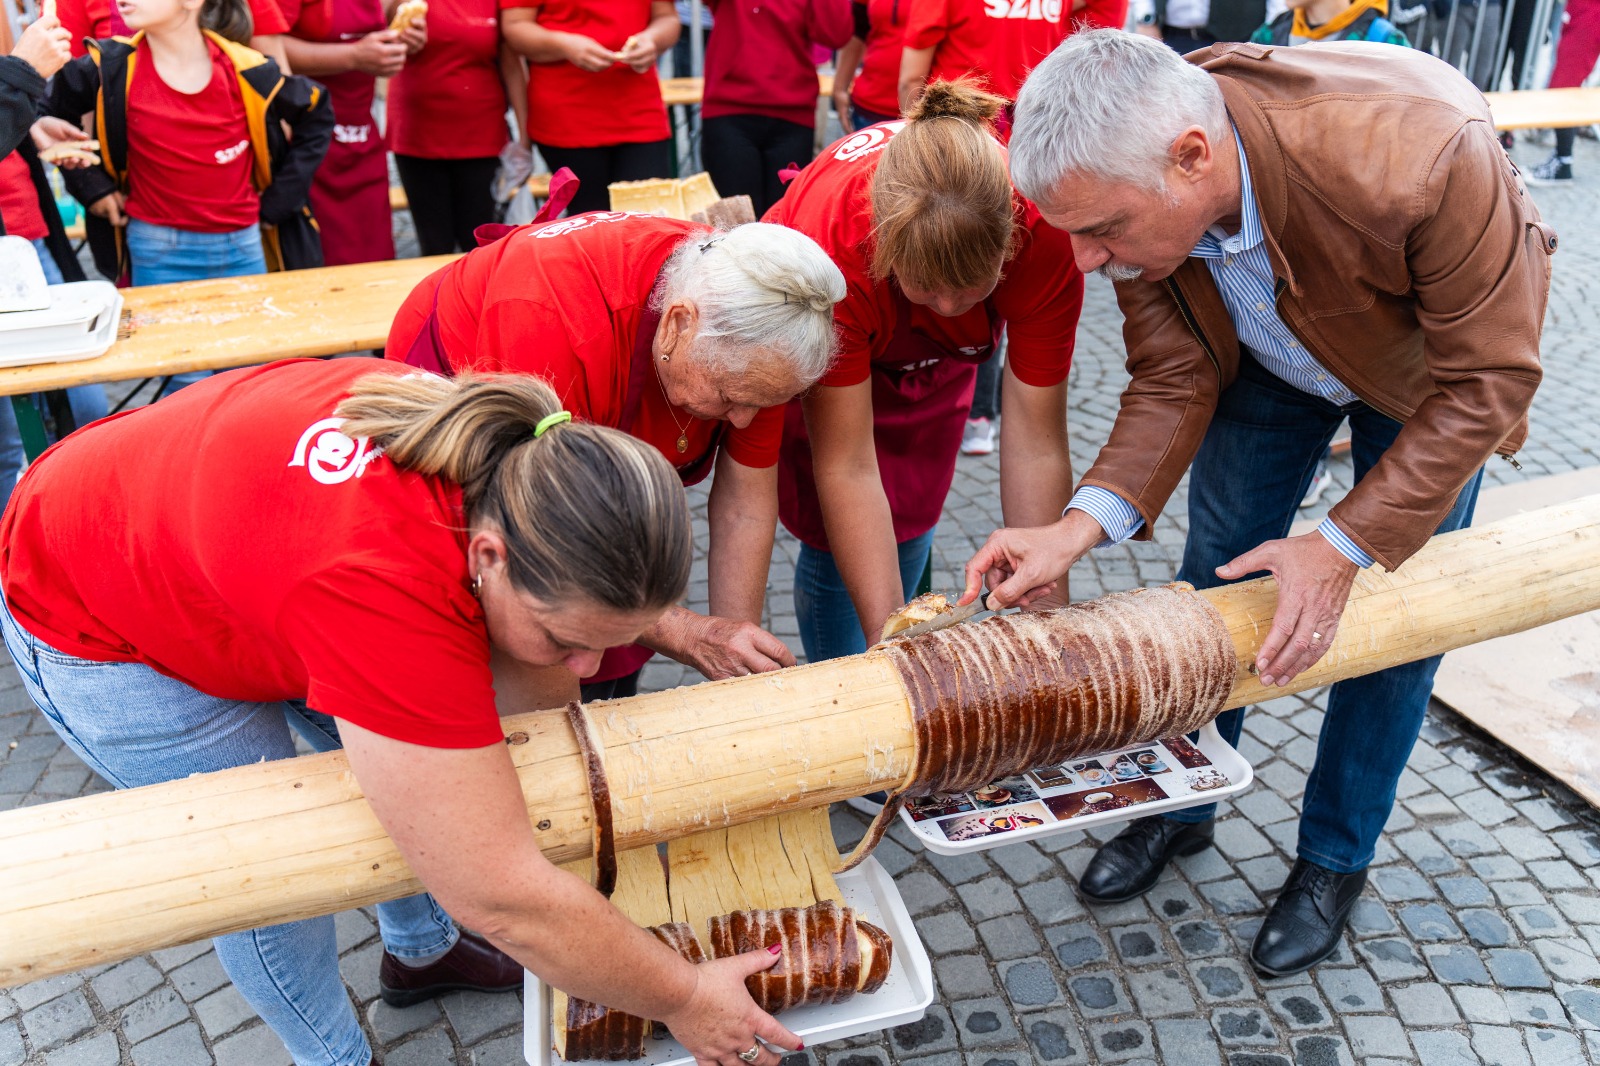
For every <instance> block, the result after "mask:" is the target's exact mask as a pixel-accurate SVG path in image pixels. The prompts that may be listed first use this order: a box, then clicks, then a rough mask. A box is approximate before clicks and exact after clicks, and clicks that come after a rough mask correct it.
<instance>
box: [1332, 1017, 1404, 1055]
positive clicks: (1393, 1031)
mask: <svg viewBox="0 0 1600 1066" xmlns="http://www.w3.org/2000/svg"><path fill="white" fill-rule="evenodd" d="M1344 1033H1345V1036H1346V1037H1347V1038H1348V1039H1349V1041H1350V1049H1351V1051H1352V1052H1354V1054H1355V1056H1356V1058H1357V1060H1360V1059H1364V1058H1368V1057H1370V1056H1373V1055H1388V1056H1397V1055H1404V1054H1405V1053H1406V1049H1407V1048H1408V1047H1410V1044H1409V1043H1408V1042H1407V1041H1406V1031H1405V1029H1404V1027H1402V1026H1401V1024H1400V1022H1399V1020H1398V1019H1396V1018H1391V1017H1388V1016H1386V1015H1368V1014H1362V1015H1355V1016H1352V1017H1349V1018H1346V1019H1345V1020H1344Z"/></svg>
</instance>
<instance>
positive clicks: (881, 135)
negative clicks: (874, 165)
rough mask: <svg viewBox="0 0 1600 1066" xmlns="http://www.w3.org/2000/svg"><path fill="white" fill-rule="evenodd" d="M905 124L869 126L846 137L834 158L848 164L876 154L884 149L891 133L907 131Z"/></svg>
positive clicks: (836, 149) (834, 152) (890, 123)
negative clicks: (872, 153)
mask: <svg viewBox="0 0 1600 1066" xmlns="http://www.w3.org/2000/svg"><path fill="white" fill-rule="evenodd" d="M905 125H906V124H905V123H904V122H885V123H883V124H882V125H878V126H868V127H867V128H866V129H864V130H858V131H857V132H856V133H853V134H851V135H850V136H849V137H846V138H845V139H844V141H843V142H842V143H840V145H839V147H837V148H835V149H834V150H833V158H835V159H837V160H838V161H839V162H841V163H848V162H850V160H852V159H860V158H861V157H862V156H864V155H867V154H868V153H869V152H875V151H877V150H878V149H879V148H882V147H883V144H884V142H885V141H887V140H888V139H889V135H890V134H891V133H899V132H900V131H901V130H903V129H905Z"/></svg>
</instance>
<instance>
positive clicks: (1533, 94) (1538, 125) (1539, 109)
mask: <svg viewBox="0 0 1600 1066" xmlns="http://www.w3.org/2000/svg"><path fill="white" fill-rule="evenodd" d="M1483 95H1484V96H1485V98H1487V99H1488V101H1489V110H1490V112H1491V113H1492V114H1493V115H1494V125H1495V129H1500V130H1526V129H1563V128H1568V127H1572V126H1592V125H1594V124H1596V123H1600V88H1591V89H1524V90H1522V91H1520V92H1509V93H1484V94H1483Z"/></svg>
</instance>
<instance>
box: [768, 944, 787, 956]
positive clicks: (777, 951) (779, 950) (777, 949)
mask: <svg viewBox="0 0 1600 1066" xmlns="http://www.w3.org/2000/svg"><path fill="white" fill-rule="evenodd" d="M767 953H768V954H770V955H782V954H783V945H782V944H774V945H772V946H771V947H770V948H768V949H767Z"/></svg>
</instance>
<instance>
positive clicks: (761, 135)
mask: <svg viewBox="0 0 1600 1066" xmlns="http://www.w3.org/2000/svg"><path fill="white" fill-rule="evenodd" d="M815 136H816V130H815V129H814V128H813V127H811V126H802V125H800V124H799V123H798V122H786V121H784V120H783V119H781V118H772V117H770V116H767V115H718V116H716V117H715V118H708V119H702V120H701V123H700V158H701V159H703V160H704V161H705V164H706V172H707V173H708V174H710V175H711V184H713V185H715V186H716V187H717V192H718V193H720V194H721V195H723V196H748V197H750V202H751V203H752V204H753V205H755V209H756V217H757V218H760V217H761V216H762V215H764V214H766V212H767V208H769V207H771V206H772V205H773V204H775V203H777V202H778V200H779V198H781V197H782V196H783V182H782V181H781V180H779V178H778V171H780V170H782V169H783V168H784V167H786V166H788V165H789V164H790V163H796V164H800V165H804V164H806V163H809V162H810V161H811V145H812V142H813V138H814V137H815Z"/></svg>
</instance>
